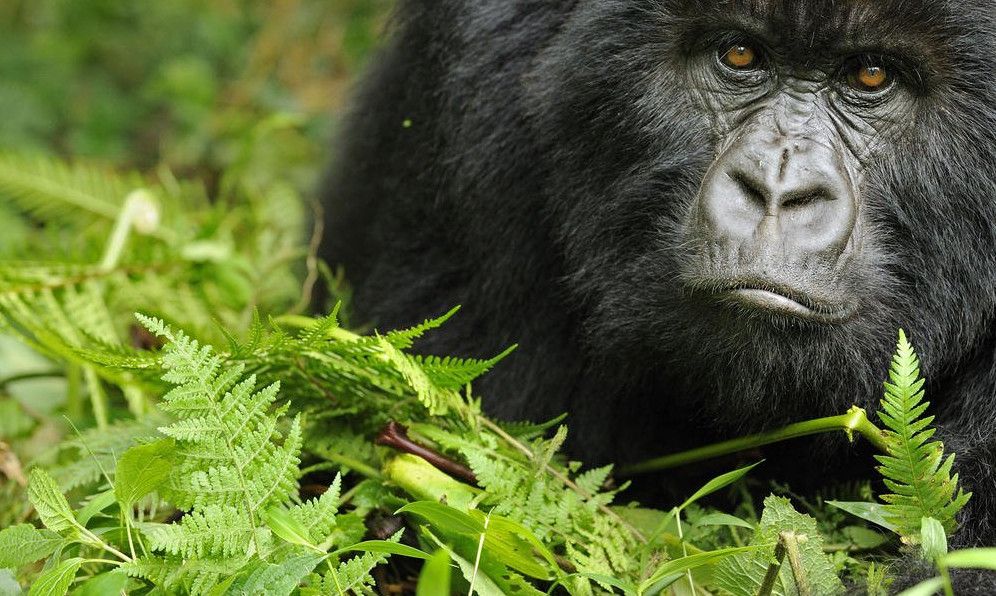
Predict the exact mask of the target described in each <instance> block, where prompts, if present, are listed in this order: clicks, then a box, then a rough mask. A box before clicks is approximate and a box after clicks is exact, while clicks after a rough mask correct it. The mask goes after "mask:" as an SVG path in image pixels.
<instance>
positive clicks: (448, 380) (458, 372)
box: [414, 345, 518, 389]
mask: <svg viewBox="0 0 996 596" xmlns="http://www.w3.org/2000/svg"><path fill="white" fill-rule="evenodd" d="M517 347H518V346H517V345H512V346H509V347H508V348H507V349H505V350H504V351H503V352H502V353H500V354H498V355H497V356H495V357H493V358H488V359H487V360H478V359H474V358H454V357H450V356H447V357H445V358H440V357H439V356H418V355H416V356H414V359H415V361H416V362H418V363H419V364H420V365H421V368H422V370H423V371H425V374H426V375H427V376H428V377H429V378H430V379H431V380H432V382H433V383H435V384H436V385H437V386H439V387H442V388H445V389H461V388H463V387H464V386H465V385H467V384H468V383H470V382H471V381H473V380H474V379H476V378H477V377H480V376H481V375H483V374H484V373H486V372H488V371H489V370H491V369H492V368H493V367H494V366H495V365H496V364H498V363H499V362H501V361H502V360H503V359H504V358H505V357H506V356H508V355H509V354H511V353H512V352H513V351H515V349H516V348H517Z"/></svg>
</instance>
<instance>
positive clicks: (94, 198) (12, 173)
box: [0, 154, 142, 225]
mask: <svg viewBox="0 0 996 596" xmlns="http://www.w3.org/2000/svg"><path fill="white" fill-rule="evenodd" d="M140 186H142V181H141V179H140V178H138V177H137V176H131V177H122V176H119V175H114V174H110V173H108V172H105V171H102V170H99V169H97V168H94V167H89V166H85V165H73V166H70V165H66V164H64V163H63V162H61V161H57V160H52V159H47V158H42V157H20V156H15V155H11V154H0V199H4V198H6V199H8V200H11V201H13V202H14V203H15V204H16V205H17V206H18V207H20V208H22V209H25V210H27V211H30V212H31V213H33V214H34V215H36V216H38V217H40V218H43V219H48V220H52V219H57V220H60V221H62V222H63V223H67V224H70V225H79V224H80V217H81V215H82V216H88V218H89V219H91V220H92V219H93V218H99V219H105V220H110V221H113V220H114V218H116V217H117V215H118V212H119V211H120V209H121V205H122V203H123V202H124V199H125V196H126V195H127V194H128V192H129V191H131V190H133V189H135V188H138V187H140Z"/></svg>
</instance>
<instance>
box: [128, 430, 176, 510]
mask: <svg viewBox="0 0 996 596" xmlns="http://www.w3.org/2000/svg"><path fill="white" fill-rule="evenodd" d="M175 452H176V441H174V440H173V439H163V440H160V441H156V442H155V443H149V444H148V445H136V446H135V447H132V448H131V449H129V450H128V451H125V452H124V454H123V455H122V456H121V459H119V460H118V465H117V468H116V471H115V472H114V495H115V497H117V500H118V503H120V504H121V507H122V509H126V510H128V509H131V507H132V506H133V505H134V504H135V503H136V502H138V500H139V499H141V498H142V497H144V496H145V495H147V494H149V493H151V492H152V491H154V490H157V489H158V488H159V487H160V486H162V484H163V483H164V482H165V481H166V479H167V478H169V475H170V472H171V471H172V470H173V456H174V453H175Z"/></svg>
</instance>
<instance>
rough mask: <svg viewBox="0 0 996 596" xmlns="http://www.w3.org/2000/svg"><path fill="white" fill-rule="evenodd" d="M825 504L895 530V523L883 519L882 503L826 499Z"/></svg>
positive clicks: (892, 530)
mask: <svg viewBox="0 0 996 596" xmlns="http://www.w3.org/2000/svg"><path fill="white" fill-rule="evenodd" d="M827 505H833V506H834V507H836V508H837V509H840V510H843V511H846V512H847V513H850V514H851V515H854V516H856V517H860V518H861V519H863V520H865V521H869V522H871V523H873V524H876V525H879V526H882V527H883V528H885V529H886V530H889V531H891V532H897V530H896V526H895V524H892V523H889V521H888V520H887V519H885V505H883V504H882V503H866V502H864V501H827Z"/></svg>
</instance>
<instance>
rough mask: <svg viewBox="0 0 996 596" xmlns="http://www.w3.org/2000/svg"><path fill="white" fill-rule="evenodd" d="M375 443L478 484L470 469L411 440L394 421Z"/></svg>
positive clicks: (385, 428)
mask: <svg viewBox="0 0 996 596" xmlns="http://www.w3.org/2000/svg"><path fill="white" fill-rule="evenodd" d="M374 443H377V444H378V445H384V446H385V447H392V448H394V449H397V450H398V451H401V452H403V453H411V454H412V455H417V456H419V457H421V458H422V459H424V460H425V461H427V462H429V463H430V464H432V465H433V466H435V467H436V468H438V469H440V470H442V471H443V472H446V473H447V474H449V475H450V476H453V477H455V478H459V479H460V480H463V481H465V482H469V483H471V484H475V485H476V484H477V476H475V475H474V472H473V471H472V470H471V469H470V468H468V467H467V466H465V465H463V464H461V463H460V462H456V461H453V460H452V459H450V458H448V457H446V456H445V455H443V454H442V453H439V452H438V451H435V450H433V449H430V448H428V447H426V446H424V445H419V444H418V443H416V442H415V441H413V440H411V437H409V436H408V429H407V428H405V427H404V425H402V424H401V423H399V422H396V421H394V420H392V421H391V422H388V423H387V426H385V427H384V430H382V431H380V434H378V435H377V438H376V439H374Z"/></svg>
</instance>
